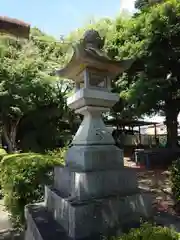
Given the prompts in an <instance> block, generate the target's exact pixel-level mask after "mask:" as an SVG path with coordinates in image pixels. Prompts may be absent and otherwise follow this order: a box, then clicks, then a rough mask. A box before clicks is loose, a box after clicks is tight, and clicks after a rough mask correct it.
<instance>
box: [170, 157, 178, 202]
mask: <svg viewBox="0 0 180 240" xmlns="http://www.w3.org/2000/svg"><path fill="white" fill-rule="evenodd" d="M170 173H171V174H170V176H171V188H172V192H173V195H174V197H175V200H176V201H177V202H180V159H178V160H176V161H174V162H173V164H172V166H171V168H170Z"/></svg>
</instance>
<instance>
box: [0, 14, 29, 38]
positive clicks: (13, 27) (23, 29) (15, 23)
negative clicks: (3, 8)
mask: <svg viewBox="0 0 180 240" xmlns="http://www.w3.org/2000/svg"><path fill="white" fill-rule="evenodd" d="M0 32H3V33H8V34H12V35H14V36H17V37H21V38H29V33H30V24H28V23H25V22H23V21H20V20H17V19H13V18H9V17H4V16H0Z"/></svg>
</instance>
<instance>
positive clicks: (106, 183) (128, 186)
mask: <svg viewBox="0 0 180 240" xmlns="http://www.w3.org/2000/svg"><path fill="white" fill-rule="evenodd" d="M54 187H55V188H56V189H57V190H59V191H60V192H62V193H63V194H65V195H67V196H70V197H71V198H75V199H78V200H88V199H91V198H99V197H101V198H103V197H106V196H109V195H115V194H116V195H118V194H122V195H125V194H126V195H128V194H131V193H132V192H138V182H137V176H136V171H135V169H131V168H122V169H116V170H107V171H97V170H96V171H93V172H75V171H72V170H70V169H69V168H68V167H55V169H54Z"/></svg>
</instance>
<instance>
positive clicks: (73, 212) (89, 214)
mask: <svg viewBox="0 0 180 240" xmlns="http://www.w3.org/2000/svg"><path fill="white" fill-rule="evenodd" d="M45 192H46V194H45V205H46V206H47V209H48V211H49V212H51V213H52V214H53V217H54V219H55V220H56V221H57V222H59V223H60V224H61V226H62V227H63V228H64V229H65V230H66V231H67V232H68V235H69V236H71V237H77V238H83V237H86V236H89V235H92V234H95V233H97V232H99V231H100V232H106V230H107V229H111V228H114V227H116V226H119V224H120V223H121V224H123V223H124V222H128V221H129V222H131V221H132V220H133V221H134V218H136V219H139V218H140V217H144V218H149V217H151V216H152V214H153V212H152V205H151V202H152V199H151V197H150V195H149V194H143V193H140V192H139V193H134V194H133V193H132V195H130V196H108V197H106V198H99V199H91V200H88V201H78V200H76V199H71V198H68V196H62V195H61V194H60V193H59V192H58V191H57V190H55V189H51V188H49V187H46V191H45ZM132 218H133V219H132Z"/></svg>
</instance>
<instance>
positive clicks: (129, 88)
mask: <svg viewBox="0 0 180 240" xmlns="http://www.w3.org/2000/svg"><path fill="white" fill-rule="evenodd" d="M179 20H180V3H179V1H175V0H172V1H164V2H163V3H161V4H156V5H154V6H151V7H149V8H146V10H143V11H142V12H140V13H139V14H138V15H136V16H135V17H132V18H131V19H130V20H126V21H124V20H123V21H122V20H121V19H117V20H116V23H115V28H114V29H115V30H114V33H113V37H112V38H111V39H109V43H108V44H107V50H108V51H109V50H110V52H114V57H115V58H118V59H122V58H123V59H125V58H134V59H135V63H134V65H133V66H132V68H131V69H130V70H129V71H128V72H127V73H125V74H123V76H122V77H121V78H119V80H118V81H117V82H116V90H117V91H118V92H120V97H121V99H123V100H124V101H125V103H126V105H127V107H126V108H129V109H130V110H131V111H134V112H135V113H136V115H137V116H140V115H142V114H145V113H152V112H159V111H162V112H164V114H165V115H166V120H167V127H168V134H169V135H168V139H169V140H170V141H171V143H170V144H171V145H175V144H176V143H177V114H178V113H179V106H180V105H179V87H180V86H179V78H180V74H179V67H180V65H179V59H180V43H179V40H178V39H179V37H180V23H179ZM172 106H173V107H172Z"/></svg>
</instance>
